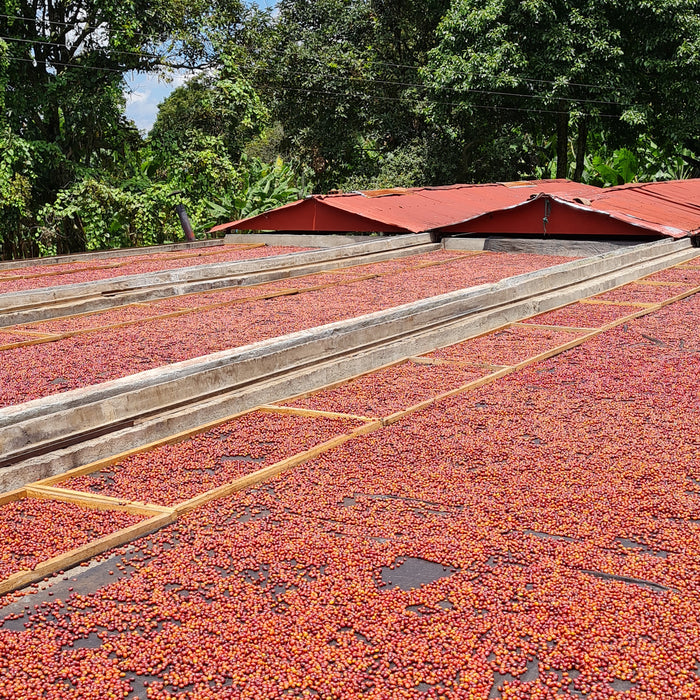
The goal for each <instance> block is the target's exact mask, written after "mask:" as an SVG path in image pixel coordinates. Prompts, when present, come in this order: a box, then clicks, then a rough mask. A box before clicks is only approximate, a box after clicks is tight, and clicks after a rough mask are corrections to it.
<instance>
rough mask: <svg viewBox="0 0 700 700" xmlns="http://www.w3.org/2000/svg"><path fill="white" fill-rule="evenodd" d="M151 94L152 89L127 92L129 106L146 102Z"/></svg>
mask: <svg viewBox="0 0 700 700" xmlns="http://www.w3.org/2000/svg"><path fill="white" fill-rule="evenodd" d="M150 96H151V91H150V90H134V91H133V92H127V93H126V104H127V106H129V105H133V104H137V103H138V102H146V101H147V100H148V98H149V97H150Z"/></svg>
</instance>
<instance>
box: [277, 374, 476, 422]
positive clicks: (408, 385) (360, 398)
mask: <svg viewBox="0 0 700 700" xmlns="http://www.w3.org/2000/svg"><path fill="white" fill-rule="evenodd" d="M489 372H490V369H489V368H487V367H484V366H483V365H449V364H434V365H429V364H422V363H417V362H413V361H411V360H409V361H407V362H402V363H400V364H397V365H392V366H391V367H386V368H384V369H380V370H377V371H376V372H371V373H370V374H364V375H362V376H361V377H357V378H356V379H353V380H352V381H349V382H345V383H344V384H341V385H339V386H337V387H333V388H331V389H322V390H321V391H318V392H315V393H314V394H312V395H310V396H306V397H303V398H299V399H295V400H293V401H283V402H281V403H282V404H284V405H285V406H293V407H299V408H311V409H315V410H320V411H335V412H338V413H350V414H353V415H359V416H370V417H373V418H382V417H386V416H389V415H391V414H392V413H395V412H397V411H401V410H405V409H407V408H409V407H411V406H414V405H415V404H418V403H420V402H421V401H425V400H426V399H431V398H433V397H434V396H435V395H436V394H438V393H442V392H446V391H450V390H452V389H456V388H457V387H460V386H463V385H464V384H467V383H468V382H470V381H473V380H475V379H480V378H481V377H484V376H485V375H487V374H489Z"/></svg>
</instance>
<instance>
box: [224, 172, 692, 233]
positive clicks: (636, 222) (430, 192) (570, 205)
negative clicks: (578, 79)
mask: <svg viewBox="0 0 700 700" xmlns="http://www.w3.org/2000/svg"><path fill="white" fill-rule="evenodd" d="M545 219H546V221H545ZM236 228H239V229H251V230H259V231H260V230H272V231H357V232H374V231H381V232H387V233H418V232H421V231H439V232H441V233H444V234H450V233H501V234H540V235H541V234H543V233H548V234H550V235H608V236H610V235H635V234H639V233H645V234H652V235H662V236H670V237H673V238H680V237H682V236H686V235H694V234H697V233H698V232H700V180H680V181H671V182H656V183H639V184H631V185H623V186H621V187H612V188H608V189H600V188H598V187H591V186H589V185H582V184H580V183H575V182H570V181H568V180H533V181H527V182H517V183H497V184H490V185H452V186H448V187H420V188H411V189H397V190H377V191H367V192H352V193H347V194H333V195H314V196H312V197H308V198H306V199H304V200H300V201H298V202H293V203H292V204H287V205H285V206H282V207H279V208H277V209H273V210H271V211H269V212H266V213H264V214H260V215H258V216H254V217H250V218H248V219H242V220H239V221H234V222H231V223H228V224H222V225H221V226H216V227H215V228H214V229H212V231H224V230H229V229H236Z"/></svg>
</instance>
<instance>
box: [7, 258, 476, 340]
mask: <svg viewBox="0 0 700 700" xmlns="http://www.w3.org/2000/svg"><path fill="white" fill-rule="evenodd" d="M427 256H429V257H427ZM465 257H467V255H466V254H464V253H458V254H454V253H453V254H447V253H446V252H445V251H434V252H432V253H428V254H425V253H424V254H420V255H413V256H410V257H406V258H398V259H393V260H386V261H382V262H377V263H370V264H366V265H358V266H354V267H352V268H345V269H342V270H338V271H333V272H319V273H314V274H311V275H304V276H302V277H293V278H290V279H283V280H277V281H274V282H266V283H263V284H259V285H254V286H250V287H248V286H245V287H240V286H237V287H233V288H224V289H221V290H215V291H210V292H198V293H195V294H184V295H181V296H175V297H168V298H165V299H158V300H154V301H147V302H141V303H138V304H130V305H128V306H121V307H117V308H113V309H107V310H105V311H97V312H94V313H89V314H81V315H75V316H68V317H65V318H58V319H50V320H48V321H41V322H37V323H28V324H24V325H22V326H18V327H17V329H18V330H19V329H20V328H21V329H24V330H31V331H38V332H42V333H66V332H76V331H80V330H88V329H91V328H102V327H104V326H109V325H110V324H117V323H131V322H134V321H138V320H140V319H145V318H152V317H155V316H159V315H163V314H169V313H177V312H180V311H185V310H189V309H192V311H193V312H194V313H197V312H198V310H199V309H200V308H201V307H205V306H215V305H221V304H231V303H236V302H241V301H250V300H255V299H259V300H263V299H266V298H268V297H270V298H273V297H274V295H277V294H294V293H296V292H297V291H298V290H306V289H308V288H310V287H317V286H327V285H342V284H348V283H349V282H351V281H354V280H359V279H362V278H363V277H364V276H368V275H387V274H391V273H393V272H396V271H404V270H409V269H414V268H416V267H421V266H424V265H426V264H430V265H434V264H441V265H442V264H446V263H450V262H452V261H454V262H458V261H462V260H463V259H464V258H465Z"/></svg>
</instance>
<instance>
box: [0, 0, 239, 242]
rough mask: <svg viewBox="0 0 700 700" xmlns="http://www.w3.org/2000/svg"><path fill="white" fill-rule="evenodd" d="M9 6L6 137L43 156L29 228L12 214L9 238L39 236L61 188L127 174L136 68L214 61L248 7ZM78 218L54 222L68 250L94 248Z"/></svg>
mask: <svg viewBox="0 0 700 700" xmlns="http://www.w3.org/2000/svg"><path fill="white" fill-rule="evenodd" d="M0 8H2V10H0V36H2V37H6V38H5V40H4V43H5V47H4V51H3V52H2V53H3V56H4V58H3V65H2V66H1V67H0V74H1V77H2V82H3V84H4V87H5V90H4V91H3V97H4V110H3V122H4V123H3V128H4V133H5V136H3V138H5V139H8V140H9V141H8V142H12V143H13V144H15V145H17V144H18V143H20V141H18V139H19V140H21V142H23V143H25V144H29V145H30V146H31V149H32V151H33V152H34V153H38V154H41V159H40V161H37V162H36V163H35V165H36V169H35V170H34V172H33V175H32V177H31V190H30V191H28V194H27V197H28V199H26V201H25V204H26V207H25V208H24V211H25V214H23V216H22V217H21V218H22V222H21V224H20V228H19V229H18V230H16V229H15V228H12V229H11V230H9V231H8V230H7V227H6V225H5V223H4V222H5V221H6V218H5V217H3V223H2V224H0V226H2V228H1V229H0V236H1V237H2V239H3V242H4V241H6V240H7V239H8V238H10V239H13V240H14V238H16V236H17V235H19V236H20V237H25V238H31V237H32V236H34V234H35V232H36V231H37V230H38V227H39V223H40V222H39V220H38V218H37V217H38V211H39V210H40V209H41V208H42V207H44V206H46V205H51V204H52V203H53V202H54V201H55V200H56V198H57V196H58V193H59V192H61V191H63V190H64V189H66V188H68V189H70V188H71V187H74V186H75V184H76V183H77V182H81V181H83V180H86V181H88V180H90V179H93V180H97V181H102V180H103V179H104V177H103V176H105V175H106V176H108V179H109V177H111V176H112V175H116V174H118V172H119V169H120V168H122V166H123V163H124V158H125V151H126V149H131V150H133V149H135V148H138V147H139V145H140V141H141V139H140V136H139V134H138V132H137V131H136V129H135V127H134V126H133V124H130V123H129V122H128V121H127V120H126V118H125V117H124V97H123V91H124V87H125V83H124V74H125V73H126V72H127V71H150V70H158V71H163V70H170V69H172V67H173V66H176V65H182V66H193V65H197V66H199V67H203V66H207V65H209V64H210V63H211V62H212V61H213V60H214V55H213V53H212V52H213V51H215V49H214V44H213V41H212V38H213V37H216V35H217V32H218V33H221V32H222V31H223V29H222V27H224V25H227V26H229V27H231V26H235V21H236V20H237V19H238V18H240V16H241V14H242V4H241V3H240V2H238V0H194V1H193V2H189V3H182V2H179V0H135V2H132V3H126V4H125V3H116V4H115V3H110V2H105V1H104V0H78V1H77V2H71V3H64V2H56V1H55V0H4V1H3V3H2V5H0ZM6 162H7V161H6ZM13 162H14V163H15V165H16V166H17V167H16V168H15V165H11V166H10V165H8V166H7V167H6V168H5V171H4V176H3V177H4V178H5V180H4V182H5V184H4V185H2V186H1V187H4V188H5V189H7V187H8V186H9V185H7V183H8V182H12V181H16V178H17V177H18V176H21V175H22V172H23V171H22V168H23V167H25V165H22V163H24V161H23V160H22V159H20V160H15V161H13ZM40 166H41V167H40ZM17 168H19V169H17ZM2 206H3V210H4V209H5V207H6V206H10V205H9V202H5V201H3V202H2ZM13 206H14V205H13ZM15 209H16V207H15ZM77 216H78V215H77V214H76V217H77ZM76 217H74V218H72V219H71V218H70V217H62V218H61V222H62V227H63V229H62V230H60V231H59V230H57V229H54V232H55V235H56V236H57V250H58V251H59V252H67V251H74V250H81V249H83V248H84V247H85V246H86V245H87V241H86V240H85V238H84V236H83V232H84V227H83V226H81V225H80V223H79V221H78V218H76ZM30 219H31V220H30ZM11 220H12V221H13V222H14V221H15V220H16V217H14V218H12V219H11ZM12 226H14V223H13V224H12ZM11 247H12V248H13V249H17V250H19V249H20V248H22V246H19V248H18V247H17V246H16V245H14V244H13V245H12V246H11ZM6 254H7V253H6Z"/></svg>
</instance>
